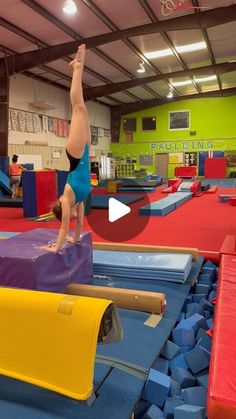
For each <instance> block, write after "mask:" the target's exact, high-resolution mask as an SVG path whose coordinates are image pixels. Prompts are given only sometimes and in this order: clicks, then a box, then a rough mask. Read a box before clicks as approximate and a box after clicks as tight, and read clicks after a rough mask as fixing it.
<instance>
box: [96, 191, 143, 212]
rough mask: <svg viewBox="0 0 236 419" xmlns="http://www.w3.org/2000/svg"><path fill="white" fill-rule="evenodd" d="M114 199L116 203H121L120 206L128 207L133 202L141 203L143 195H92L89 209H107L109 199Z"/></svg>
mask: <svg viewBox="0 0 236 419" xmlns="http://www.w3.org/2000/svg"><path fill="white" fill-rule="evenodd" d="M110 198H115V199H117V201H120V202H122V204H125V205H130V204H134V203H135V202H138V201H141V199H143V198H144V196H143V195H133V196H129V195H114V194H113V195H92V200H91V208H97V209H98V208H101V209H104V208H108V207H109V199H110Z"/></svg>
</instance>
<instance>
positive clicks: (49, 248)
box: [40, 245, 57, 253]
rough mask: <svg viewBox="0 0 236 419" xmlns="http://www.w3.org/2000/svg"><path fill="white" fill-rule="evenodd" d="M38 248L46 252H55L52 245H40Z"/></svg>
mask: <svg viewBox="0 0 236 419" xmlns="http://www.w3.org/2000/svg"><path fill="white" fill-rule="evenodd" d="M40 250H47V252H51V253H57V251H56V248H55V246H52V245H46V246H40Z"/></svg>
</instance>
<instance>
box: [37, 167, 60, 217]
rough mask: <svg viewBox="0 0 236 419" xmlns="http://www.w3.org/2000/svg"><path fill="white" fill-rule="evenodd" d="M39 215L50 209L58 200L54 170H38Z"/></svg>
mask: <svg viewBox="0 0 236 419" xmlns="http://www.w3.org/2000/svg"><path fill="white" fill-rule="evenodd" d="M36 191H37V192H36V193H37V213H38V214H37V215H41V214H45V213H47V212H49V211H50V207H51V205H52V203H53V202H55V201H56V199H57V198H56V172H55V171H54V170H40V171H38V172H36Z"/></svg>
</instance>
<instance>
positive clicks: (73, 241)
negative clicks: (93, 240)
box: [66, 234, 76, 244]
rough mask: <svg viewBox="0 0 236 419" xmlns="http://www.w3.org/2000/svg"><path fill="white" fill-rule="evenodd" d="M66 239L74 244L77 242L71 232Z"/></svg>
mask: <svg viewBox="0 0 236 419" xmlns="http://www.w3.org/2000/svg"><path fill="white" fill-rule="evenodd" d="M66 241H67V242H69V243H72V244H74V243H76V242H75V239H74V237H73V236H70V235H69V234H67V236H66Z"/></svg>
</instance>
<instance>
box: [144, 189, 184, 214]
mask: <svg viewBox="0 0 236 419" xmlns="http://www.w3.org/2000/svg"><path fill="white" fill-rule="evenodd" d="M191 198H192V193H191V192H175V193H173V194H169V195H168V196H167V197H166V198H163V199H160V200H159V201H156V202H153V203H152V204H149V205H145V206H144V207H142V208H140V209H139V214H140V215H159V216H161V217H162V216H164V215H167V214H169V213H170V212H172V211H174V210H175V209H176V208H178V207H179V206H180V205H182V204H184V202H186V201H188V200H189V199H191Z"/></svg>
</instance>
